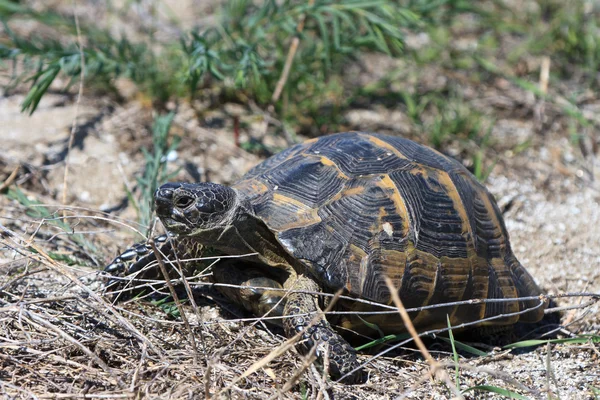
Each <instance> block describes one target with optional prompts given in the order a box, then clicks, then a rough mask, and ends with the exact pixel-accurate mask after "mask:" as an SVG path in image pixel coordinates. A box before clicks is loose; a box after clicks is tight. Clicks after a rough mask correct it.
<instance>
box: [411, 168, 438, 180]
mask: <svg viewBox="0 0 600 400" xmlns="http://www.w3.org/2000/svg"><path fill="white" fill-rule="evenodd" d="M431 170H432V169H430V168H428V167H426V166H424V165H417V166H415V167H414V168H412V169H411V170H410V171H408V172H410V173H411V174H413V175H415V176H422V177H423V178H425V179H427V178H428V177H429V172H430V171H431Z"/></svg>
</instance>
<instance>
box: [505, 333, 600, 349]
mask: <svg viewBox="0 0 600 400" xmlns="http://www.w3.org/2000/svg"><path fill="white" fill-rule="evenodd" d="M590 342H591V343H600V335H580V336H577V337H574V338H565V339H548V340H542V339H532V340H524V341H521V342H516V343H511V344H509V345H506V346H504V347H503V348H504V349H519V348H523V347H531V346H539V345H542V344H547V343H569V344H583V343H590Z"/></svg>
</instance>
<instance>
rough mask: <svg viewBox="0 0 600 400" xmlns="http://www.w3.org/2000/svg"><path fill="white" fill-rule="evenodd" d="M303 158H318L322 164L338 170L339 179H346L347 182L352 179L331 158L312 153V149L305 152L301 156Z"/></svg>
mask: <svg viewBox="0 0 600 400" xmlns="http://www.w3.org/2000/svg"><path fill="white" fill-rule="evenodd" d="M301 156H303V157H307V158H318V159H319V162H321V164H323V165H325V166H327V167H333V168H335V169H336V170H337V173H338V178H340V179H344V180H346V181H349V180H350V177H349V176H348V175H346V174H345V173H344V172H343V171H342V170H341V169H340V168H339V167H338V166H337V164H336V163H335V162H334V161H333V160H332V159H331V158H329V157H327V156H324V155H321V154H318V153H310V149H308V152H304V153H302V154H301Z"/></svg>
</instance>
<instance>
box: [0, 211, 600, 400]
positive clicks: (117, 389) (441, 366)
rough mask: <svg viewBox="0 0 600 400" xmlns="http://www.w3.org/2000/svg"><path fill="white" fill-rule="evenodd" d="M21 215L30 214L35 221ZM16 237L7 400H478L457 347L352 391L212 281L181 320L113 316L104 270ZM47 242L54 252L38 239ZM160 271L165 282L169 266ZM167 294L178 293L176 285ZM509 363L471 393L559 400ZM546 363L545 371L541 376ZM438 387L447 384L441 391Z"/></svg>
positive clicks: (408, 355) (5, 271)
mask: <svg viewBox="0 0 600 400" xmlns="http://www.w3.org/2000/svg"><path fill="white" fill-rule="evenodd" d="M13 204H14V203H13ZM64 211H67V212H69V213H70V212H75V213H77V214H78V216H79V217H80V219H81V221H82V222H81V223H80V224H79V225H78V227H77V230H78V231H86V230H88V229H89V230H92V229H96V230H99V231H102V230H103V229H102V225H105V224H106V221H105V220H103V219H102V218H100V219H97V218H94V217H93V216H89V215H88V216H87V217H86V216H85V215H82V214H81V211H80V210H69V209H66V210H64ZM64 211H63V212H64ZM13 212H14V213H15V214H24V213H25V210H24V209H22V210H19V209H18V208H17V209H14V210H13ZM7 225H9V226H10V228H11V229H9V228H8V227H7V226H6V225H3V226H2V239H1V243H2V245H3V247H4V249H5V251H4V263H3V265H2V278H1V280H0V348H1V349H2V350H1V351H0V360H1V361H0V362H1V365H2V368H1V370H0V371H1V372H0V378H1V380H0V385H1V386H0V387H1V389H0V390H2V393H3V394H4V395H6V396H8V397H11V398H140V397H144V398H145V397H160V398H170V399H177V398H190V396H191V397H206V398H208V397H215V398H222V397H225V398H229V397H232V398H312V399H318V398H333V397H335V398H360V399H367V398H381V397H386V398H391V397H396V396H399V397H400V398H404V397H409V398H415V396H416V398H421V396H422V395H424V393H431V396H432V397H433V398H446V397H452V396H454V397H455V398H467V397H468V396H469V394H468V393H465V394H464V396H465V397H463V394H462V392H461V389H460V388H458V387H457V386H456V385H455V384H454V382H452V379H451V378H450V377H452V376H453V374H454V369H455V368H456V367H457V365H456V364H455V363H453V362H452V361H451V350H449V347H448V346H445V347H444V346H441V345H440V344H439V343H438V344H436V345H434V346H433V348H432V350H431V353H429V352H428V351H427V350H426V349H425V348H424V347H422V346H423V345H420V346H419V349H421V351H422V352H423V354H424V355H425V361H423V360H422V359H421V358H420V357H418V356H417V354H416V353H415V352H414V350H410V349H409V350H405V351H400V352H399V351H398V350H396V351H395V352H391V353H387V354H385V355H383V354H377V353H374V354H371V355H368V354H362V355H361V356H360V360H361V361H362V362H363V363H364V364H365V369H366V370H367V372H368V373H369V376H370V378H369V380H368V382H367V383H365V384H362V385H357V386H353V387H352V389H351V390H349V388H348V387H347V386H345V385H343V384H339V383H336V382H332V381H329V380H328V379H327V378H325V377H324V376H323V375H322V373H320V372H319V371H318V370H317V369H315V368H314V366H312V364H311V361H313V360H314V355H313V354H309V355H308V356H301V355H299V354H298V353H297V352H296V351H295V350H294V346H293V345H294V343H295V342H296V341H297V340H298V337H294V338H290V339H287V340H286V339H285V338H284V337H282V336H281V335H280V332H278V331H276V330H273V329H269V328H268V327H267V326H266V325H265V324H264V321H263V320H261V319H257V318H244V317H245V314H243V313H240V311H239V310H238V309H237V308H236V307H235V306H232V305H231V304H228V303H227V302H225V301H224V300H223V299H222V298H221V297H220V296H219V295H218V293H217V292H216V291H214V290H213V289H212V288H211V287H210V286H209V285H207V284H206V283H205V275H206V274H202V275H200V276H199V277H198V276H197V277H196V279H195V280H192V281H191V282H190V285H187V290H186V291H187V292H188V293H191V292H192V287H193V288H194V289H193V292H194V296H193V297H192V300H191V301H190V298H189V297H188V300H186V301H185V302H180V301H177V302H176V303H177V304H176V307H177V308H176V309H174V308H167V307H157V306H156V305H153V304H152V303H150V302H147V301H143V300H132V301H129V302H125V303H119V304H112V303H111V302H110V301H109V297H107V296H103V295H102V285H103V279H102V277H101V276H99V274H98V270H97V269H96V268H93V267H84V266H81V265H68V264H67V263H64V262H57V261H56V260H55V259H54V258H56V254H58V253H59V252H60V250H61V249H62V250H63V251H62V254H63V255H66V256H74V255H76V254H77V251H76V252H72V251H69V250H66V251H65V249H69V248H71V249H72V248H73V247H72V246H71V244H70V243H69V237H68V236H60V235H55V236H52V235H47V233H48V231H49V230H50V231H51V230H53V227H52V225H48V223H47V222H46V221H44V220H39V221H35V220H32V219H29V220H23V219H19V218H16V219H14V220H12V221H10V220H9V221H8V223H7ZM31 227H35V230H36V234H37V238H36V237H34V236H30V235H29V233H28V232H30V229H31ZM43 237H46V238H49V240H43V239H42V240H40V239H39V238H43ZM103 240H107V237H106V235H104V234H103V233H98V234H96V235H95V236H94V242H95V243H96V244H97V245H99V244H101V242H102V241H103ZM57 250H58V251H57ZM78 250H82V249H78ZM50 254H51V255H52V256H50ZM161 268H163V269H164V271H163V272H164V273H166V272H167V271H166V269H165V265H162V267H161ZM172 282H173V283H177V282H180V280H178V279H174V280H172ZM169 288H170V290H171V293H175V291H174V289H173V286H172V285H171V284H169ZM163 290H164V289H163ZM166 291H167V292H168V291H169V289H166ZM575 299H576V300H577V302H575V303H581V305H577V304H573V307H572V309H573V310H574V311H573V312H574V313H575V314H572V313H569V314H566V316H565V318H566V319H565V322H567V323H570V324H572V323H573V322H574V320H576V319H578V318H579V319H580V321H579V325H578V326H585V324H583V325H582V324H581V323H582V321H581V319H584V320H585V318H586V309H589V307H590V305H591V304H592V303H593V302H589V301H586V300H583V299H588V300H589V296H581V297H580V298H579V299H577V298H575ZM174 310H178V311H179V314H178V313H177V312H175V311H174ZM327 311H328V310H327ZM574 315H576V316H574ZM236 316H237V317H241V318H235V317H236ZM409 341H410V340H407V341H404V342H402V343H401V344H402V345H406V344H407V343H408V342H409ZM440 346H441V347H440ZM597 346H598V344H594V343H591V342H590V343H587V344H579V345H577V346H573V345H571V347H570V348H569V347H568V346H565V348H566V349H567V350H566V351H567V352H571V351H577V352H588V353H589V354H591V355H592V356H594V355H595V356H596V357H597V356H598V354H599V353H600V351H599V349H598V347H597ZM498 350H499V349H498ZM563 351H564V350H563ZM379 352H380V351H379ZM390 354H391V355H390ZM547 354H550V352H548V353H547ZM506 356H507V353H506V352H500V351H492V352H490V353H489V355H488V356H487V357H481V358H476V359H473V358H472V357H471V358H469V357H467V358H464V357H462V356H461V360H460V362H459V363H458V370H459V371H460V382H461V387H462V390H464V389H465V388H467V387H470V386H482V385H481V383H482V382H485V383H486V384H489V385H492V387H497V388H504V389H506V390H511V391H514V392H517V393H519V392H520V393H522V394H524V395H526V396H529V398H540V397H545V398H547V397H548V396H549V392H548V393H544V392H543V390H544V389H543V388H540V387H539V385H536V384H534V385H532V384H531V382H528V380H527V377H525V376H524V377H522V378H520V377H518V376H512V375H510V374H506V373H504V372H503V371H502V369H501V368H500V369H498V368H496V367H495V366H490V367H488V366H487V364H493V363H494V359H495V358H496V357H506ZM517 357H518V356H517ZM547 360H550V358H548V359H547ZM547 360H545V361H543V362H542V361H540V363H539V366H540V367H543V366H544V364H545V363H546V362H547ZM428 364H429V367H428ZM436 371H437V372H436ZM440 374H441V375H440ZM433 376H438V377H441V378H442V380H441V381H437V380H432V379H431V378H432V377H433ZM478 393H483V392H478ZM590 393H591V392H590ZM490 396H491V397H490V398H492V397H493V396H492V395H490Z"/></svg>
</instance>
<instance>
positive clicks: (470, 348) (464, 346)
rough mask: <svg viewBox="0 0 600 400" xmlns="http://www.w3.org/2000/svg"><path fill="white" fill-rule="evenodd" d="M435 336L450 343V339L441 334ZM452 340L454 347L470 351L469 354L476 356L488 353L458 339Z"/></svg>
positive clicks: (484, 355) (483, 355)
mask: <svg viewBox="0 0 600 400" xmlns="http://www.w3.org/2000/svg"><path fill="white" fill-rule="evenodd" d="M437 338H438V339H440V340H443V341H444V342H446V343H451V339H448V338H445V337H443V336H438V337H437ZM453 341H454V345H455V346H456V348H458V349H460V350H463V351H464V352H466V353H470V354H473V355H475V356H478V357H487V356H488V355H489V354H488V353H486V352H485V351H481V350H479V349H477V348H475V347H473V346H469V345H468V344H465V343H463V342H459V341H458V340H455V339H453Z"/></svg>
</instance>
